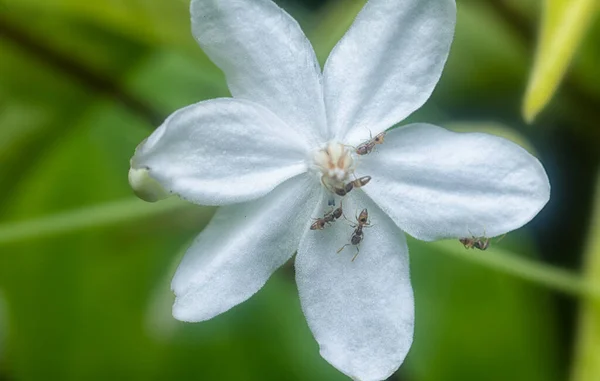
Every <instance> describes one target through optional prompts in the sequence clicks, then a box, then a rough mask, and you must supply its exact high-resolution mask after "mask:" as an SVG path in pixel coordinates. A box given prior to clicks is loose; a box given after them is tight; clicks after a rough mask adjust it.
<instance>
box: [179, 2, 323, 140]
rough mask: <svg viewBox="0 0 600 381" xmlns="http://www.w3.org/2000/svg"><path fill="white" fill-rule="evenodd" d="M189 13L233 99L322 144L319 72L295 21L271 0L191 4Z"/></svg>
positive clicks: (307, 42)
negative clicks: (250, 104) (262, 109)
mask: <svg viewBox="0 0 600 381" xmlns="http://www.w3.org/2000/svg"><path fill="white" fill-rule="evenodd" d="M191 13H192V32H193V34H194V37H195V38H196V40H197V41H198V43H199V44H200V46H201V47H202V49H203V50H204V52H205V53H206V54H207V55H208V56H209V57H210V59H211V60H212V61H213V62H214V63H215V64H216V65H217V66H219V68H221V70H223V72H224V73H225V75H226V77H227V83H228V85H229V90H230V91H231V94H232V95H233V96H234V97H236V98H243V99H248V100H251V101H253V102H256V103H259V104H261V105H263V106H265V107H267V108H268V109H270V110H271V111H273V112H274V113H275V114H277V115H278V116H279V117H280V118H281V120H283V121H285V122H286V123H287V124H288V125H289V126H291V127H292V128H294V129H296V130H297V131H299V132H301V133H303V134H305V135H306V136H308V137H309V138H310V139H311V140H313V141H315V142H316V141H322V140H323V138H324V137H325V136H324V133H325V132H326V117H325V105H324V102H323V88H322V83H321V81H322V76H321V68H320V66H319V63H318V62H317V58H316V56H315V53H314V50H313V48H312V46H311V44H310V42H309V41H308V39H307V38H306V36H305V35H304V33H303V32H302V30H301V29H300V26H299V25H298V23H297V22H296V20H294V19H293V18H292V17H291V16H290V15H288V14H287V13H286V12H285V11H283V10H282V9H281V8H279V7H278V6H277V5H276V4H275V3H273V2H272V1H271V0H251V1H248V0H193V1H192V5H191Z"/></svg>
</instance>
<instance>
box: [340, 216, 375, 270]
mask: <svg viewBox="0 0 600 381" xmlns="http://www.w3.org/2000/svg"><path fill="white" fill-rule="evenodd" d="M368 220H369V212H368V211H367V209H366V208H365V209H363V210H362V211H361V212H360V214H359V215H358V217H356V221H357V222H358V224H354V225H353V226H352V227H354V231H353V232H352V237H351V238H350V243H347V244H345V245H344V246H342V247H340V248H339V249H338V251H337V253H338V254H339V253H340V252H341V251H342V250H344V248H345V247H346V246H350V245H354V246H356V254H354V257H352V262H354V260H355V259H356V256H357V255H358V252H359V251H360V250H359V248H358V245H360V243H361V241H362V239H363V236H364V234H363V227H369V226H370V224H369V221H368Z"/></svg>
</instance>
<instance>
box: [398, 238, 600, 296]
mask: <svg viewBox="0 0 600 381" xmlns="http://www.w3.org/2000/svg"><path fill="white" fill-rule="evenodd" d="M411 241H412V242H411V243H410V245H423V247H424V248H425V247H429V248H432V247H433V248H435V249H437V250H439V251H441V252H444V253H446V254H449V255H452V256H454V257H456V258H459V259H462V260H466V261H468V262H472V263H476V264H479V265H482V266H484V267H487V268H490V269H494V270H496V271H499V272H503V273H505V274H508V275H512V276H514V277H517V278H521V279H523V280H525V281H528V282H532V283H536V284H539V285H541V286H545V287H548V288H552V289H554V290H556V291H560V292H563V293H565V294H569V295H574V296H579V297H583V298H591V299H596V300H600V285H598V284H595V285H593V284H590V283H588V282H586V281H585V280H583V279H581V278H580V277H578V276H577V274H574V273H571V272H569V271H567V270H563V269H560V268H558V267H554V266H551V265H547V264H544V263H540V262H536V261H533V260H531V259H528V258H525V257H522V256H519V255H517V254H515V253H512V252H509V251H506V250H502V249H498V248H490V249H488V250H486V251H485V252H482V251H479V250H466V249H465V248H464V247H462V246H461V245H459V244H457V243H458V241H452V242H449V241H438V242H422V241H417V240H411Z"/></svg>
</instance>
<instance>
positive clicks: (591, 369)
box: [571, 173, 600, 381]
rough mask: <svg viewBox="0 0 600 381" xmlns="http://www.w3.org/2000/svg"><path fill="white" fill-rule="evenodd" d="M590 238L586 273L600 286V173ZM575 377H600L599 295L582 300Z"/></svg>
mask: <svg viewBox="0 0 600 381" xmlns="http://www.w3.org/2000/svg"><path fill="white" fill-rule="evenodd" d="M590 226H591V228H590V230H589V231H588V235H589V241H588V244H587V247H586V250H585V268H584V277H585V278H586V279H587V280H588V281H589V282H590V283H592V284H594V285H596V286H598V287H600V235H599V234H598V232H600V173H599V174H598V179H597V186H596V205H595V210H594V214H593V215H592V224H591V225H590ZM575 354H576V356H575V360H574V366H573V370H572V373H571V380H572V381H598V380H600V299H595V300H585V301H583V302H582V306H581V313H580V316H579V333H578V338H577V342H576V346H575Z"/></svg>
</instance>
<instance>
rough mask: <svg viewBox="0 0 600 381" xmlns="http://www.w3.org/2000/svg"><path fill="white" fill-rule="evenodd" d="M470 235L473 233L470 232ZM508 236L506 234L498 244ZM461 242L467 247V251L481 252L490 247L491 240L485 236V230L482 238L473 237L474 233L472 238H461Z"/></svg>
mask: <svg viewBox="0 0 600 381" xmlns="http://www.w3.org/2000/svg"><path fill="white" fill-rule="evenodd" d="M469 233H471V232H470V231H469ZM505 236H506V234H504V235H503V236H502V237H500V238H499V239H498V240H497V241H496V242H500V241H501V240H502V239H503V238H504V237H505ZM458 240H459V241H460V243H462V244H463V245H464V246H465V249H473V248H475V249H479V250H485V249H487V248H488V247H490V239H489V238H488V237H486V236H485V229H484V230H483V236H481V237H475V236H474V235H473V233H471V238H466V237H465V238H459V239H458Z"/></svg>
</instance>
